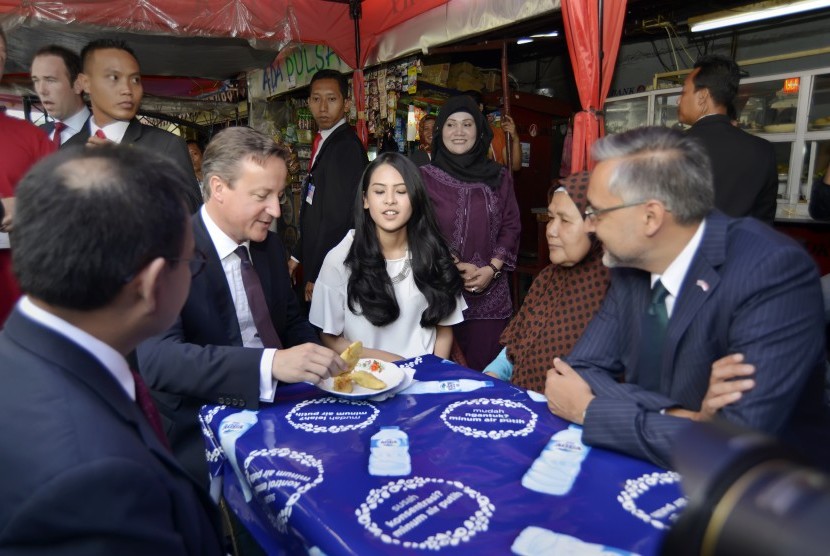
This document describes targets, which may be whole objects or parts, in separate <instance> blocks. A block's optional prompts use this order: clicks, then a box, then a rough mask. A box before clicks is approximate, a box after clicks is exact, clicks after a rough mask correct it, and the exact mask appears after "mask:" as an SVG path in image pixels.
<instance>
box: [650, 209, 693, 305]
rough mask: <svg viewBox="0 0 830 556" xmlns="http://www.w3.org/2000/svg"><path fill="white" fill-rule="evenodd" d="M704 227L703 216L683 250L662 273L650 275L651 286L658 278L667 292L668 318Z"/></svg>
mask: <svg viewBox="0 0 830 556" xmlns="http://www.w3.org/2000/svg"><path fill="white" fill-rule="evenodd" d="M705 229H706V219H705V218H704V219H703V220H702V221H701V222H700V225H699V226H698V227H697V231H696V232H695V235H693V236H692V239H690V240H689V243H687V244H686V247H684V248H683V251H681V252H680V254H679V255H678V256H677V257H675V258H674V260H673V261H672V262H671V264H670V265H669V266H668V268H666V270H665V271H664V272H663V274H662V275H660V274H654V273H652V275H651V287H652V288H653V287H654V284H655V283H656V282H657V280H660V281H661V282H662V283H663V287H664V288H666V291H667V292H669V294H668V295H667V296H666V311H667V312H668V315H669V318H671V315H672V312H673V311H674V302H675V301H677V296H678V295H680V287H681V286H682V285H683V280H684V279H685V278H686V273H687V272H688V270H689V266H690V265H691V264H692V259H694V257H695V254H696V253H697V248H698V247H699V246H700V241H701V240H702V239H703V231H704V230H705Z"/></svg>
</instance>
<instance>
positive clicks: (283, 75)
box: [248, 44, 351, 99]
mask: <svg viewBox="0 0 830 556" xmlns="http://www.w3.org/2000/svg"><path fill="white" fill-rule="evenodd" d="M322 69H333V70H337V71H341V72H348V71H351V68H349V66H347V65H346V64H345V62H343V60H341V59H340V57H339V56H337V54H335V52H334V50H332V49H331V48H330V47H328V46H325V45H322V44H309V45H303V46H300V47H297V48H292V49H291V50H288V51H286V52H284V53H283V54H281V55H280V56H278V57H277V59H276V60H274V62H273V63H272V64H271V65H270V66H268V67H266V68H265V69H261V70H254V71H252V72H250V73H249V74H248V95H249V96H250V97H251V98H252V99H264V98H268V97H272V96H274V95H278V94H280V93H284V92H286V91H289V90H291V89H295V88H297V87H303V86H305V85H308V83H309V82H310V81H311V77H312V76H313V75H314V74H315V73H317V72H318V71H320V70H322Z"/></svg>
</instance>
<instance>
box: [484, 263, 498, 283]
mask: <svg viewBox="0 0 830 556" xmlns="http://www.w3.org/2000/svg"><path fill="white" fill-rule="evenodd" d="M487 266H489V267H490V268H492V269H493V280H496V279H498V277H499V276H501V270H499V269H498V268H497V267H496V265H494V264H493V263H487Z"/></svg>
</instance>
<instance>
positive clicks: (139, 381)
mask: <svg viewBox="0 0 830 556" xmlns="http://www.w3.org/2000/svg"><path fill="white" fill-rule="evenodd" d="M130 372H131V373H132V374H133V380H134V381H135V403H137V404H138V407H139V408H140V409H141V412H142V413H143V414H144V416H145V417H146V418H147V422H148V423H150V426H151V427H153V431H154V432H155V433H156V436H157V437H158V439H159V440H160V441H161V443H162V444H164V446H165V447H166V448H167V449H168V450H169V449H170V443H169V442H168V441H167V435H165V434H164V427H163V426H162V424H161V415H160V414H159V410H158V409H156V404H154V403H153V398H152V397H151V396H150V390H148V389H147V385H146V384H145V383H144V379H143V378H141V375H140V374H138V373H137V372H135V371H133V370H132V369H130Z"/></svg>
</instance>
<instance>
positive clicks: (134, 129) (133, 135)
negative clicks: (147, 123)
mask: <svg viewBox="0 0 830 556" xmlns="http://www.w3.org/2000/svg"><path fill="white" fill-rule="evenodd" d="M140 140H141V122H139V121H138V120H137V119H135V118H133V119H132V120H130V125H128V126H127V131H125V132H124V137H123V138H122V139H121V143H123V144H125V145H131V144H133V143H138V142H139V141H140Z"/></svg>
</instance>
